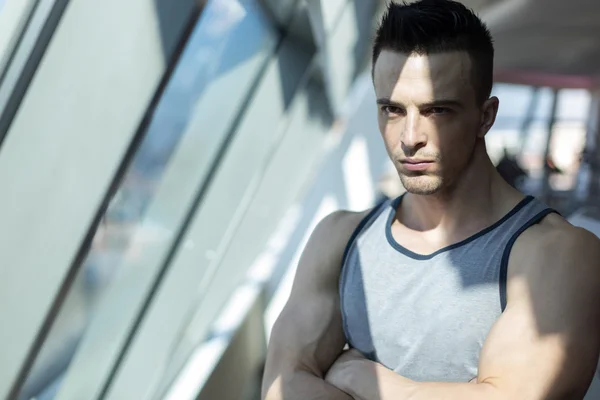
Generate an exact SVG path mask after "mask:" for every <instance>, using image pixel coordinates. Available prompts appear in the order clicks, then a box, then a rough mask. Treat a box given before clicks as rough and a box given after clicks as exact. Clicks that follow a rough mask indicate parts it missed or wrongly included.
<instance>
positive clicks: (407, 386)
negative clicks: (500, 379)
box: [339, 361, 503, 400]
mask: <svg viewBox="0 0 600 400" xmlns="http://www.w3.org/2000/svg"><path fill="white" fill-rule="evenodd" d="M348 372H349V373H348V375H347V379H343V380H339V382H340V384H339V387H340V389H341V390H343V391H345V392H346V393H349V394H350V395H351V396H352V397H353V398H354V399H355V400H396V399H404V400H434V399H435V400H481V399H486V400H501V399H503V397H502V396H501V394H500V392H499V391H498V390H497V389H496V388H495V387H494V386H492V385H489V384H486V383H480V384H477V383H421V382H414V381H412V380H410V379H407V378H404V377H402V376H400V375H398V374H396V373H395V372H393V371H390V370H388V369H387V368H385V367H383V366H382V365H379V364H376V363H373V362H370V361H364V362H357V363H353V364H352V367H351V368H350V371H348Z"/></svg>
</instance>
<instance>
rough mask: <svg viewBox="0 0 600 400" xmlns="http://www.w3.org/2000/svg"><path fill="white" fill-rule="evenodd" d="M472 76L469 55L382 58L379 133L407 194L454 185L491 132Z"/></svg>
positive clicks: (377, 74) (378, 79)
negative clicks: (477, 144) (478, 101)
mask: <svg viewBox="0 0 600 400" xmlns="http://www.w3.org/2000/svg"><path fill="white" fill-rule="evenodd" d="M471 77H472V75H471V60H470V57H469V55H468V54H467V53H465V52H447V53H438V54H430V55H416V54H412V55H407V54H403V53H398V52H394V51H387V50H384V51H382V52H381V54H380V56H379V58H378V59H377V62H376V64H375V70H374V83H375V92H376V94H377V102H378V109H379V111H378V115H379V129H380V131H381V134H382V135H383V140H384V142H385V146H386V149H387V152H388V154H389V156H390V158H391V160H392V161H393V162H394V164H395V166H396V169H397V170H398V173H399V175H400V179H401V180H402V184H403V185H404V187H405V188H406V190H407V191H408V192H410V193H415V194H421V195H429V194H434V193H437V192H439V191H440V190H442V189H444V188H447V187H449V186H451V185H452V184H453V183H454V182H456V181H457V179H458V177H459V176H460V175H461V174H462V173H463V171H464V170H465V168H466V167H467V166H468V165H469V162H470V161H471V157H472V155H473V153H474V151H475V147H476V143H477V141H478V140H481V139H483V136H484V135H485V133H486V132H487V129H489V127H486V126H485V125H486V123H485V112H482V108H481V107H479V106H478V104H477V101H476V96H475V90H474V89H473V86H472V82H471V79H472V78H471ZM484 107H487V106H484ZM496 109H497V103H496ZM494 117H495V111H494ZM492 123H493V120H492ZM490 126H491V124H490Z"/></svg>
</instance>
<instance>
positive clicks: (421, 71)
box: [374, 50, 471, 97]
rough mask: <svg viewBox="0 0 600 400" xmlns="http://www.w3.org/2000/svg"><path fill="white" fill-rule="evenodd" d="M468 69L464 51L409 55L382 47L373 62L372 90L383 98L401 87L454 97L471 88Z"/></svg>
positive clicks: (468, 61) (468, 65)
mask: <svg viewBox="0 0 600 400" xmlns="http://www.w3.org/2000/svg"><path fill="white" fill-rule="evenodd" d="M470 71H471V59H470V57H469V55H468V53H466V52H459V51H456V52H443V53H433V54H423V55H421V54H414V53H413V54H410V55H409V54H405V53H399V52H395V51H390V50H384V51H382V52H381V54H380V56H379V58H378V59H377V63H376V64H375V69H374V80H375V89H376V90H377V94H378V95H379V96H386V97H391V96H392V93H394V92H398V91H402V89H403V88H405V89H411V90H416V91H430V92H432V95H434V96H435V97H440V96H442V97H448V96H457V95H459V93H461V92H463V93H464V90H465V89H466V88H470V84H471V81H470V77H471V75H470Z"/></svg>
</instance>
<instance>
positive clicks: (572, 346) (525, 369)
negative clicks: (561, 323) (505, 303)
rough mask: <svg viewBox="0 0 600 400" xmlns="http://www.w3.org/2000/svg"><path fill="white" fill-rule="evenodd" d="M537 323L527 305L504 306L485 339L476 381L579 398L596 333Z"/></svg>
mask: <svg viewBox="0 0 600 400" xmlns="http://www.w3.org/2000/svg"><path fill="white" fill-rule="evenodd" d="M538 323H539V321H536V318H535V317H534V316H533V314H532V312H531V311H529V310H526V309H518V308H516V307H514V308H513V309H509V308H507V310H506V311H505V313H504V314H503V315H502V316H501V317H500V319H499V320H498V321H497V323H496V324H495V325H494V327H493V328H492V330H491V332H490V334H489V336H488V338H487V340H486V342H485V344H484V347H483V350H482V353H481V357H480V363H479V377H478V380H479V382H486V383H490V384H493V385H494V386H496V387H497V388H499V389H501V390H502V392H503V393H505V394H507V395H510V396H511V397H510V398H515V399H519V398H523V399H564V398H582V397H583V395H584V394H585V391H586V390H587V387H588V386H589V383H590V382H591V379H592V377H593V374H594V371H595V367H596V363H597V361H598V360H597V357H598V356H597V350H595V347H596V343H595V342H596V339H595V338H591V337H587V336H588V335H586V333H585V332H572V331H568V330H553V331H542V330H541V329H540V327H539V326H538Z"/></svg>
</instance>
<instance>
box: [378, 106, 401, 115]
mask: <svg viewBox="0 0 600 400" xmlns="http://www.w3.org/2000/svg"><path fill="white" fill-rule="evenodd" d="M381 109H382V110H383V112H384V113H385V114H388V115H398V114H402V109H401V108H400V107H394V106H383V107H381Z"/></svg>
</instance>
